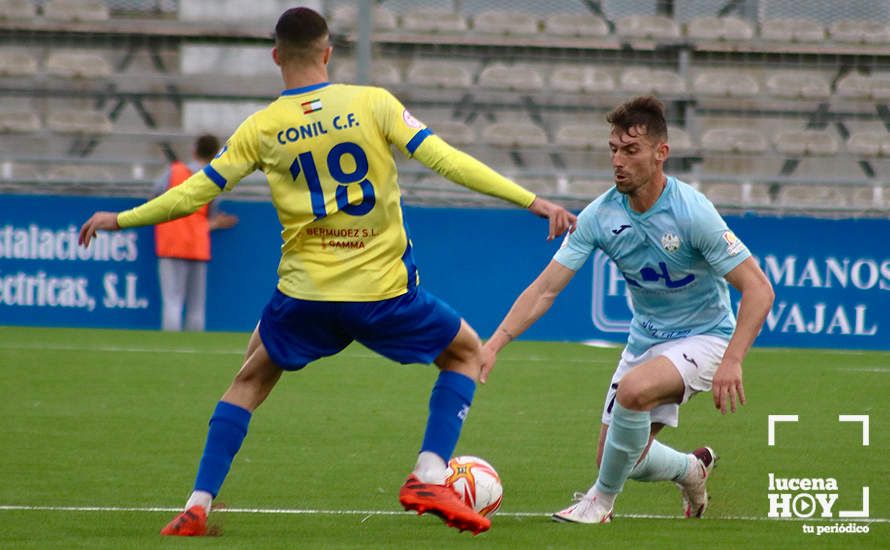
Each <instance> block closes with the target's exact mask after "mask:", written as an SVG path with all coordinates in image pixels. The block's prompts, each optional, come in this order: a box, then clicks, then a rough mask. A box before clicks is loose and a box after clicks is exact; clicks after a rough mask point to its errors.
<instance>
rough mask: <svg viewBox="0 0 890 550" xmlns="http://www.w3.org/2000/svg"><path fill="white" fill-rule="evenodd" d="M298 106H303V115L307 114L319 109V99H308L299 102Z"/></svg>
mask: <svg viewBox="0 0 890 550" xmlns="http://www.w3.org/2000/svg"><path fill="white" fill-rule="evenodd" d="M300 107H302V108H303V114H304V115H308V114H309V113H314V112H316V111H321V100H320V99H310V100H309V101H306V102H303V103H300Z"/></svg>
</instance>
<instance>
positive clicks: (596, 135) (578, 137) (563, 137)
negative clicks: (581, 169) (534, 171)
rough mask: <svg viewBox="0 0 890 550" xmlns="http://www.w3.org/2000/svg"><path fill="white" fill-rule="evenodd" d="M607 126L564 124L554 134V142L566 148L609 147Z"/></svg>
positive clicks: (602, 148)
mask: <svg viewBox="0 0 890 550" xmlns="http://www.w3.org/2000/svg"><path fill="white" fill-rule="evenodd" d="M610 131H611V130H610V128H609V126H606V125H605V124H601V125H590V124H565V125H563V126H561V127H560V128H559V129H558V130H557V131H556V135H555V136H554V143H556V144H557V145H559V146H560V147H565V148H567V149H601V150H605V149H608V148H609V132H610Z"/></svg>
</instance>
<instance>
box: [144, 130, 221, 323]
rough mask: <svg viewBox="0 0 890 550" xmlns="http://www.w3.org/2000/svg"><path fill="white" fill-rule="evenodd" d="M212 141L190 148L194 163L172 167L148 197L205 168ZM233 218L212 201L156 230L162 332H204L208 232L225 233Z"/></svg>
mask: <svg viewBox="0 0 890 550" xmlns="http://www.w3.org/2000/svg"><path fill="white" fill-rule="evenodd" d="M219 147H220V145H219V140H218V139H217V138H216V136H213V135H210V134H205V135H202V136H200V137H199V138H198V139H197V141H196V142H195V146H194V151H193V161H192V162H190V163H189V164H186V163H184V162H182V161H179V160H177V161H174V162H173V163H172V164H171V165H170V167H169V168H168V169H167V170H166V171H165V172H164V174H162V175H161V177H160V178H158V180H157V181H156V182H155V185H154V188H153V189H152V195H153V196H157V195H160V194H161V193H163V192H164V191H166V190H168V189H170V188H173V187H176V186H177V185H179V184H180V183H182V182H184V181H185V180H187V179H188V178H189V177H190V176H191V175H192V174H193V173H195V172H197V171H199V170H201V169H202V168H203V167H204V166H206V165H207V164H208V163H209V162H210V161H211V160H213V156H214V155H216V152H217V151H219ZM237 223H238V218H237V217H235V216H232V215H229V214H226V213H223V212H218V211H217V210H216V204H215V201H214V202H212V203H210V204H207V205H204V206H202V207H201V208H199V209H198V210H197V211H196V212H194V213H193V214H190V215H188V216H186V217H184V218H179V219H177V220H173V221H169V222H166V223H162V224H159V225H156V226H155V253H156V254H157V256H158V278H159V280H160V282H161V304H162V305H161V307H162V315H161V328H163V330H167V331H180V330H182V329H183V310H184V311H185V330H191V331H203V330H204V325H205V317H204V307H205V302H206V296H207V262H209V261H210V232H211V231H213V230H214V229H227V228H229V227H232V226H234V225H235V224H237Z"/></svg>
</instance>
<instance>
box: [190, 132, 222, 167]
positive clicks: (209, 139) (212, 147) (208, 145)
mask: <svg viewBox="0 0 890 550" xmlns="http://www.w3.org/2000/svg"><path fill="white" fill-rule="evenodd" d="M218 152H219V139H218V138H217V137H216V136H214V135H212V134H204V135H201V136H198V139H197V140H196V141H195V156H196V157H198V158H199V159H201V160H207V161H209V160H210V159H212V158H213V157H215V156H216V153H218Z"/></svg>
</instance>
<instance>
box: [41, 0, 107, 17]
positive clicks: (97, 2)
mask: <svg viewBox="0 0 890 550" xmlns="http://www.w3.org/2000/svg"><path fill="white" fill-rule="evenodd" d="M43 15H44V17H46V18H47V19H56V20H60V21H107V20H108V19H109V18H110V13H109V11H108V4H106V3H105V2H103V1H102V0H47V2H46V4H44V5H43Z"/></svg>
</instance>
